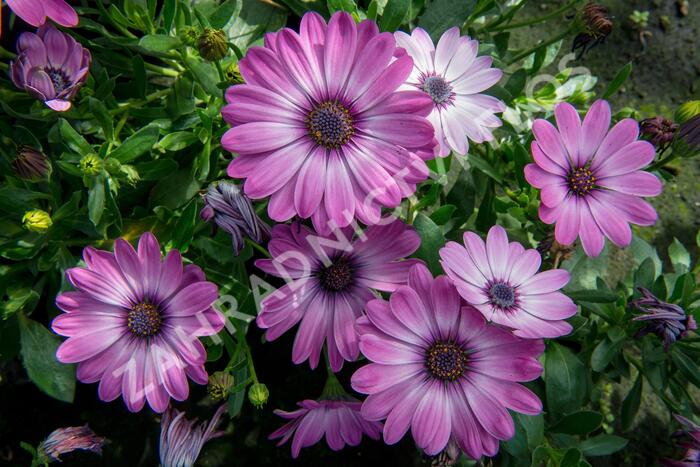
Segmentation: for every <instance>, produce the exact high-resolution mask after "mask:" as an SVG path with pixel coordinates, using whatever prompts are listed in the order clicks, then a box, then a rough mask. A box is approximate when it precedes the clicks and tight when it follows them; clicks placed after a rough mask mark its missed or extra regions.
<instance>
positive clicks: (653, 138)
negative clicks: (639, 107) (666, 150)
mask: <svg viewBox="0 0 700 467" xmlns="http://www.w3.org/2000/svg"><path fill="white" fill-rule="evenodd" d="M678 128H679V125H678V124H677V123H673V122H672V121H671V120H669V119H667V118H664V117H662V116H661V115H658V116H656V117H652V118H645V119H644V120H642V121H641V122H639V131H640V132H641V133H642V135H644V136H645V137H646V139H647V140H648V141H649V142H650V143H651V144H653V145H654V146H656V147H657V148H663V147H664V146H666V145H667V144H669V143H670V142H671V141H673V137H674V136H675V135H676V132H677V131H678Z"/></svg>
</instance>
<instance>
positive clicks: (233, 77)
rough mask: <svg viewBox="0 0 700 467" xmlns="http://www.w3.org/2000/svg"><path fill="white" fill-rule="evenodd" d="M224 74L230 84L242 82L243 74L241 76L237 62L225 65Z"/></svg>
mask: <svg viewBox="0 0 700 467" xmlns="http://www.w3.org/2000/svg"><path fill="white" fill-rule="evenodd" d="M224 74H225V76H226V81H228V82H229V83H230V84H243V83H244V81H243V76H241V72H240V70H239V69H238V63H232V64H230V65H229V66H227V67H226V71H225V72H224Z"/></svg>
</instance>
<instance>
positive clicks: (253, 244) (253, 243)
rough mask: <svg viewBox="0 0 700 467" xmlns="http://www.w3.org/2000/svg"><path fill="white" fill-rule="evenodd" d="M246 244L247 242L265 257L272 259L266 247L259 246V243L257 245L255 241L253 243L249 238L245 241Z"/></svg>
mask: <svg viewBox="0 0 700 467" xmlns="http://www.w3.org/2000/svg"><path fill="white" fill-rule="evenodd" d="M245 242H246V243H247V244H248V245H250V246H251V247H253V248H254V249H256V250H258V251H259V252H260V253H262V254H263V255H265V257H266V258H272V255H270V252H269V251H267V250H266V249H265V247H263V246H262V245H258V244H257V243H255V242H254V241H252V240H251V239H249V238H246V239H245Z"/></svg>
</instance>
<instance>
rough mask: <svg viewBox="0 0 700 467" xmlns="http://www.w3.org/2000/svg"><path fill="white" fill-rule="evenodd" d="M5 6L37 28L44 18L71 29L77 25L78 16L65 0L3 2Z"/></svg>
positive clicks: (13, 0) (43, 21) (9, 0)
mask: <svg viewBox="0 0 700 467" xmlns="http://www.w3.org/2000/svg"><path fill="white" fill-rule="evenodd" d="M5 1H6V2H7V6H9V7H10V9H11V10H12V11H13V12H14V13H15V14H16V15H17V16H19V17H20V18H22V19H23V20H24V21H26V22H27V23H29V24H31V25H32V26H35V27H38V26H41V25H42V24H44V23H45V22H46V18H48V19H50V20H52V21H55V22H57V23H58V24H60V25H61V26H65V27H67V28H71V27H73V26H76V25H77V24H78V14H77V13H76V12H75V10H74V9H73V7H72V6H70V5H69V4H68V3H66V2H65V0H5Z"/></svg>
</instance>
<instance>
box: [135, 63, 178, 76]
mask: <svg viewBox="0 0 700 467" xmlns="http://www.w3.org/2000/svg"><path fill="white" fill-rule="evenodd" d="M144 66H145V67H146V69H147V70H151V71H153V72H155V73H160V74H161V75H163V76H172V77H173V78H177V77H178V76H180V73H178V72H177V71H175V70H173V69H170V68H165V67H162V66H158V65H154V64H152V63H144Z"/></svg>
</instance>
